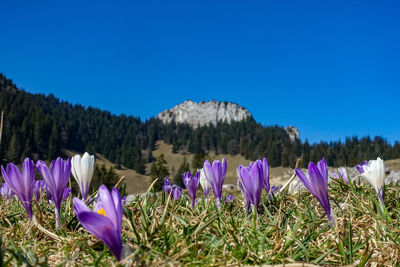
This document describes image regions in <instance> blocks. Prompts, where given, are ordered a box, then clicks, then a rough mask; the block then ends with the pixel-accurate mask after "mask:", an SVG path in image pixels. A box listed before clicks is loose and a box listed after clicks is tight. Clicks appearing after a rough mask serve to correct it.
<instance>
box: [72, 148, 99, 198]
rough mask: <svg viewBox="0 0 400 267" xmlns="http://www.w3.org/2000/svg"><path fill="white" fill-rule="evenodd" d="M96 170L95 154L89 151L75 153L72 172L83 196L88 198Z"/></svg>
mask: <svg viewBox="0 0 400 267" xmlns="http://www.w3.org/2000/svg"><path fill="white" fill-rule="evenodd" d="M93 170H94V156H93V155H89V154H88V153H87V152H85V154H83V157H82V158H81V156H80V155H75V156H73V157H72V159H71V172H72V175H73V176H74V178H75V180H76V181H77V183H78V185H79V189H80V190H81V194H82V198H83V199H84V200H86V198H87V196H88V194H89V187H90V182H91V181H92V176H93Z"/></svg>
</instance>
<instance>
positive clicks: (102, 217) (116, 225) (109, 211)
mask: <svg viewBox="0 0 400 267" xmlns="http://www.w3.org/2000/svg"><path fill="white" fill-rule="evenodd" d="M74 212H75V214H76V217H77V218H78V220H79V221H80V223H81V224H82V225H83V227H85V229H86V230H87V231H88V232H90V233H91V234H92V235H94V236H96V237H97V238H98V239H100V240H101V241H102V242H103V243H104V244H105V245H106V246H107V247H108V248H109V249H110V251H111V252H112V253H113V254H114V256H115V258H117V260H118V261H120V260H121V257H122V214H123V213H122V202H121V195H120V193H119V191H118V189H116V188H113V189H112V190H111V193H110V191H108V189H107V187H106V186H105V185H101V186H100V188H99V197H98V201H97V203H96V206H95V207H94V210H93V211H92V210H90V209H89V208H88V206H86V204H85V203H84V202H83V201H82V200H80V199H79V198H76V197H74Z"/></svg>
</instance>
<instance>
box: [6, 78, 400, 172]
mask: <svg viewBox="0 0 400 267" xmlns="http://www.w3.org/2000/svg"><path fill="white" fill-rule="evenodd" d="M0 110H2V111H4V127H3V135H2V141H1V144H0V161H1V163H6V162H15V163H19V162H22V160H23V159H24V158H25V157H28V156H29V157H31V158H33V159H39V158H40V159H45V160H49V159H54V158H55V157H57V156H60V155H63V152H62V151H63V149H70V150H75V151H77V152H81V153H82V152H84V151H88V152H90V153H93V152H96V153H100V154H102V155H104V156H105V157H106V158H107V159H109V160H110V161H111V162H114V163H116V165H117V166H120V165H124V166H126V167H128V168H132V169H134V170H136V171H137V172H139V173H142V174H144V173H145V164H146V163H148V162H153V161H154V158H153V155H152V150H153V149H154V146H155V143H156V141H157V140H164V141H165V142H166V143H168V144H172V147H173V152H175V153H177V152H180V151H184V152H188V153H193V154H195V155H198V158H201V157H202V155H205V154H207V153H208V152H209V151H215V152H216V153H217V154H221V153H222V154H231V155H236V154H241V155H243V156H244V157H246V158H247V159H250V160H255V159H258V158H262V157H267V158H268V159H269V161H270V164H271V166H284V167H287V166H290V167H293V166H294V165H295V161H296V158H297V157H299V156H300V155H303V161H302V162H303V163H302V164H303V167H304V166H306V164H307V163H308V162H309V161H318V160H320V159H321V158H322V157H323V156H325V157H326V160H327V162H328V165H330V166H343V165H354V164H357V163H359V162H360V161H362V160H365V159H371V158H375V157H377V156H381V157H382V158H384V159H392V158H400V144H399V143H398V142H396V143H395V144H393V145H392V144H390V143H388V142H387V141H386V140H385V139H384V138H382V137H374V138H370V137H364V138H358V137H349V138H346V139H345V140H344V141H343V142H342V141H335V142H329V143H326V142H320V143H317V144H309V143H308V142H307V141H305V142H301V141H300V140H299V139H296V140H294V141H292V140H291V139H290V138H289V136H288V134H287V133H286V131H285V129H284V128H282V127H280V126H277V125H275V126H263V125H261V124H259V123H257V122H256V121H255V120H254V119H253V118H249V119H247V120H244V121H240V122H231V123H227V122H221V123H218V124H217V125H212V124H211V125H205V126H202V127H198V128H195V129H193V128H192V127H190V126H189V125H188V124H177V123H175V122H171V123H169V124H166V125H165V124H163V123H162V122H161V121H160V120H158V119H155V118H151V119H149V120H146V121H142V120H141V119H140V118H138V117H134V116H126V115H119V116H117V115H113V114H111V113H110V112H107V111H102V110H100V109H97V108H92V107H88V108H85V107H83V106H81V105H72V104H70V103H68V102H65V101H61V100H59V99H57V98H56V97H54V96H53V95H48V96H45V95H42V94H31V93H28V92H25V91H24V90H20V89H18V88H17V86H16V85H15V84H14V83H13V82H12V80H10V79H7V78H6V77H5V76H4V75H3V74H1V73H0Z"/></svg>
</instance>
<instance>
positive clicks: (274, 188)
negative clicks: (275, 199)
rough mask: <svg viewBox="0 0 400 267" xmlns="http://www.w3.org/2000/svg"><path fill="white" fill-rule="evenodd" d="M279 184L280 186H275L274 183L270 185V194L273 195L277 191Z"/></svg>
mask: <svg viewBox="0 0 400 267" xmlns="http://www.w3.org/2000/svg"><path fill="white" fill-rule="evenodd" d="M281 187H282V186H281V185H280V186H276V185H273V186H272V187H271V192H270V193H271V194H273V195H276V194H277V193H278V192H279V190H280V189H281Z"/></svg>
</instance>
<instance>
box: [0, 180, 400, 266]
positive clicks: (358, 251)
mask: <svg viewBox="0 0 400 267" xmlns="http://www.w3.org/2000/svg"><path fill="white" fill-rule="evenodd" d="M149 190H151V189H149ZM200 190H201V189H199V191H200ZM122 191H123V190H122ZM199 191H198V195H200V192H199ZM329 196H330V199H331V205H332V209H333V211H334V213H335V215H336V220H337V225H336V227H334V228H330V226H329V223H328V221H327V217H326V215H325V213H324V211H323V209H322V208H321V206H320V204H319V203H318V202H317V200H316V199H315V198H314V197H313V196H312V195H311V194H310V193H309V192H308V191H303V192H297V193H295V194H289V193H286V192H281V193H280V194H278V195H277V196H276V197H274V198H271V199H270V198H268V197H267V195H265V194H263V196H262V205H260V207H259V210H258V213H251V212H250V213H249V214H245V213H244V200H243V197H242V196H241V195H236V198H235V199H234V200H233V201H232V202H225V203H223V205H222V208H221V210H218V209H217V208H216V204H215V199H213V198H211V199H209V200H208V201H206V200H205V199H204V198H203V199H200V198H199V200H198V202H197V203H196V205H195V207H194V208H193V209H192V208H191V205H190V200H189V197H188V196H187V193H186V192H185V191H184V192H183V195H182V197H181V198H180V199H179V200H177V201H175V200H173V199H170V198H168V197H167V196H166V195H165V194H164V193H163V192H162V193H159V194H156V196H154V197H151V196H150V195H148V197H147V198H145V199H140V200H139V199H137V200H136V201H133V202H132V203H131V204H129V205H126V206H125V207H124V218H123V231H122V232H123V234H122V235H123V243H124V244H125V247H126V248H128V247H129V249H127V250H126V252H125V253H126V254H125V256H127V257H126V258H125V259H124V260H122V261H121V262H119V263H116V260H115V258H114V257H113V255H112V254H111V253H110V252H109V251H108V249H107V247H106V246H105V245H103V243H102V242H100V241H98V240H97V239H96V238H95V237H94V236H92V235H91V234H89V233H88V232H87V231H86V230H85V229H84V228H83V227H81V225H80V224H79V223H78V220H77V219H76V217H75V214H74V212H73V210H72V197H71V196H70V197H69V198H68V199H67V201H66V202H65V203H64V204H63V206H62V207H61V220H62V223H63V224H62V226H61V227H60V228H59V229H58V230H57V229H56V227H55V218H54V210H53V209H54V206H52V205H49V204H48V202H47V200H46V199H45V197H42V198H41V200H40V202H39V203H34V216H35V219H34V221H33V222H30V221H29V219H28V218H27V215H26V212H25V210H24V209H23V207H22V205H21V204H20V202H19V201H18V200H17V199H11V200H7V199H3V198H0V233H1V246H0V247H1V251H0V262H1V263H2V266H21V265H25V266H56V265H60V266H76V265H77V266H112V265H121V266H132V265H134V266H148V265H152V266H179V265H188V266H200V265H206V266H216V265H228V266H240V265H272V264H278V265H279V264H284V263H309V264H314V265H350V266H363V265H366V264H367V265H368V266H370V265H372V264H378V265H385V266H388V265H389V266H390V265H393V266H394V265H398V264H400V220H399V218H400V208H399V207H400V203H399V202H400V186H399V185H386V186H385V198H384V201H385V204H386V208H385V209H383V210H382V209H381V208H380V206H379V204H378V202H377V200H376V196H375V194H374V192H373V189H372V188H371V187H370V186H369V185H368V184H360V183H358V182H352V183H349V184H348V185H346V184H345V183H343V182H342V181H339V180H334V181H333V182H331V183H330V184H329ZM298 266H301V265H298Z"/></svg>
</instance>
